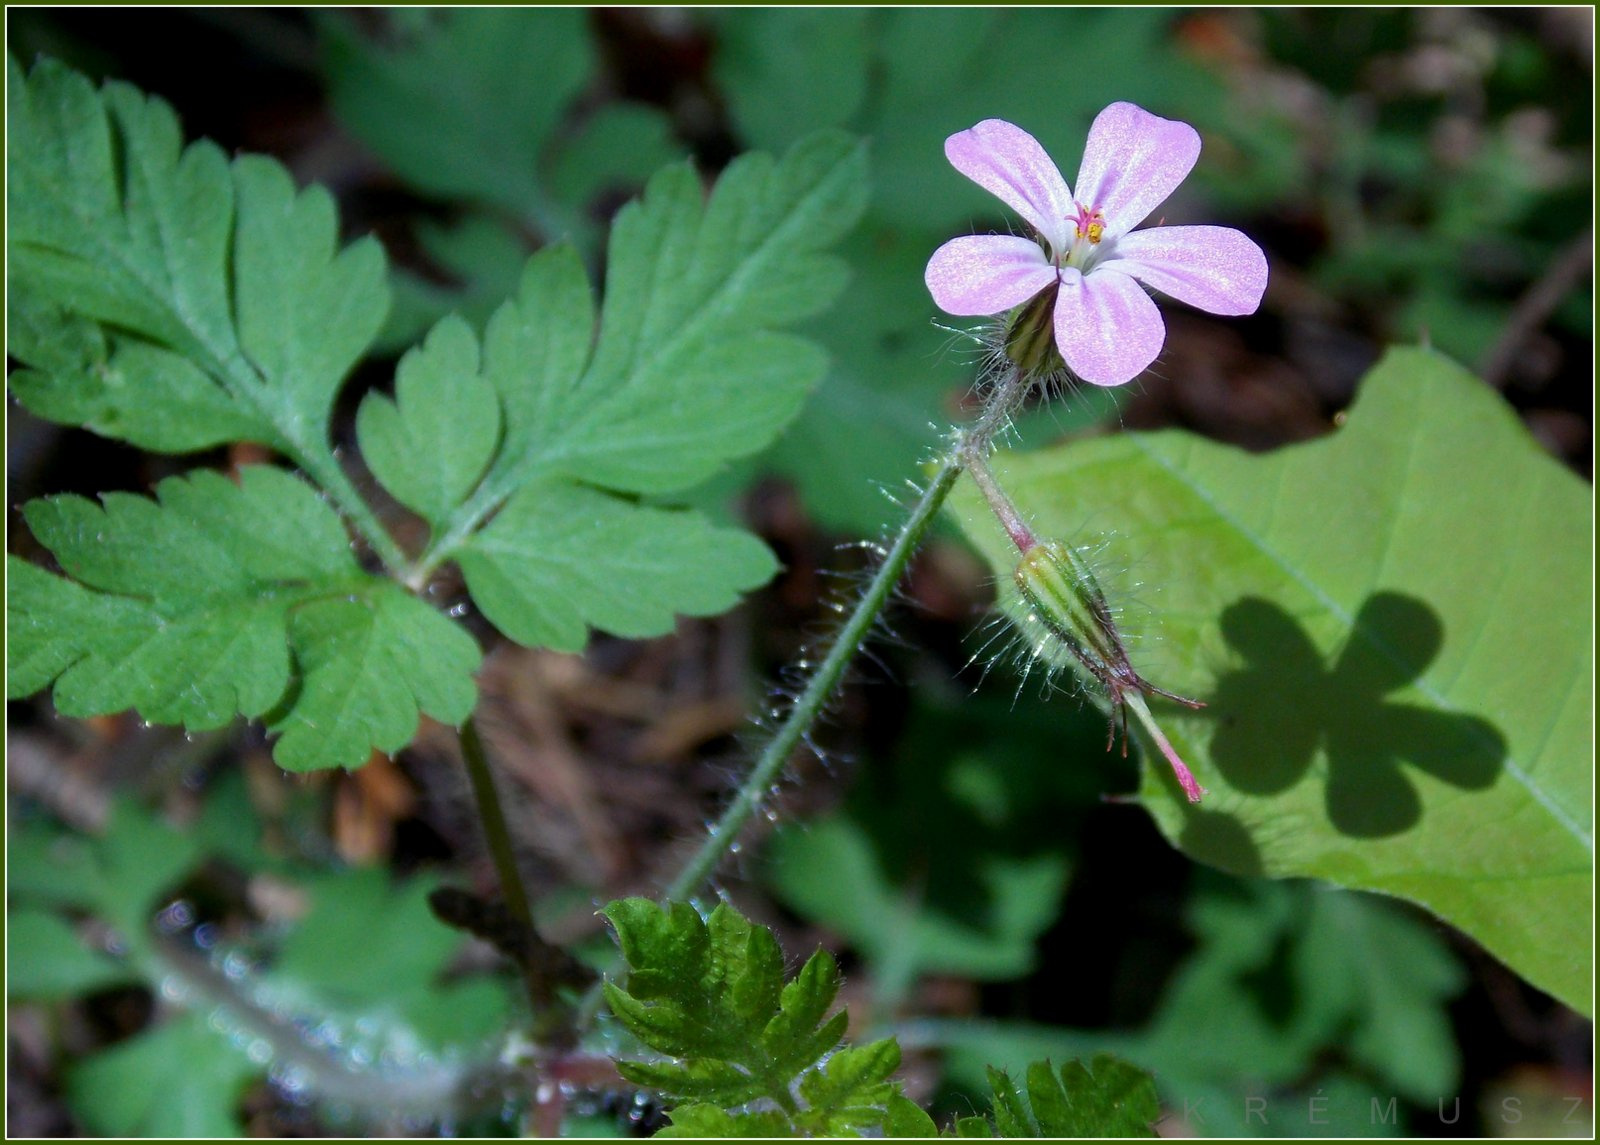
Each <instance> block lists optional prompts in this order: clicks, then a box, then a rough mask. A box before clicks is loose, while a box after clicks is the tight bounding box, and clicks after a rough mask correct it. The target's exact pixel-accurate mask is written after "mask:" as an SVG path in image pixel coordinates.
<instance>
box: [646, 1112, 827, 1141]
mask: <svg viewBox="0 0 1600 1145" xmlns="http://www.w3.org/2000/svg"><path fill="white" fill-rule="evenodd" d="M668 1116H670V1117H671V1118H672V1124H671V1125H669V1126H667V1128H665V1129H663V1130H661V1131H660V1132H658V1133H657V1134H656V1136H657V1137H698V1138H702V1139H704V1138H719V1137H735V1138H737V1137H793V1136H795V1132H794V1130H793V1129H792V1128H790V1126H789V1122H788V1120H787V1119H785V1117H784V1116H783V1114H781V1113H778V1112H777V1111H775V1110H765V1111H760V1112H755V1113H729V1112H727V1111H726V1110H724V1109H722V1108H720V1107H719V1106H715V1105H701V1104H695V1105H680V1106H678V1107H677V1108H676V1109H674V1110H673V1111H672V1112H671V1113H670V1114H668Z"/></svg>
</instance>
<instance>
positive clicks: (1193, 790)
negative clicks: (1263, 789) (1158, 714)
mask: <svg viewBox="0 0 1600 1145" xmlns="http://www.w3.org/2000/svg"><path fill="white" fill-rule="evenodd" d="M1122 702H1123V703H1124V704H1126V705H1127V706H1128V707H1130V708H1132V709H1133V714H1134V715H1136V716H1138V717H1139V722H1140V723H1142V724H1143V725H1144V730H1145V731H1147V732H1149V733H1150V738H1152V739H1153V740H1155V741H1156V747H1158V748H1160V749H1161V754H1162V755H1164V756H1166V757H1167V762H1168V763H1170V764H1171V765H1172V771H1173V774H1174V775H1176V776H1177V777H1178V783H1179V784H1180V785H1181V786H1182V787H1183V790H1184V794H1186V795H1187V796H1188V797H1189V802H1190V803H1198V802H1200V797H1201V796H1203V795H1205V794H1206V789H1205V788H1204V787H1201V786H1200V784H1199V783H1198V782H1197V781H1196V780H1195V777H1194V775H1193V774H1192V773H1191V772H1190V771H1189V765H1188V764H1186V763H1184V762H1183V760H1182V758H1181V757H1180V756H1179V755H1178V753H1177V751H1176V750H1175V749H1174V748H1173V746H1172V744H1170V743H1169V742H1167V737H1166V736H1164V735H1162V734H1161V729H1160V728H1159V727H1157V726H1156V719H1155V717H1154V716H1152V715H1151V714H1150V709H1149V707H1148V706H1146V704H1145V702H1144V697H1143V696H1141V695H1139V693H1137V692H1132V691H1130V692H1126V693H1124V694H1123V696H1122Z"/></svg>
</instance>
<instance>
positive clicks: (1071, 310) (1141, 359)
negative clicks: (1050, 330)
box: [1055, 266, 1167, 386]
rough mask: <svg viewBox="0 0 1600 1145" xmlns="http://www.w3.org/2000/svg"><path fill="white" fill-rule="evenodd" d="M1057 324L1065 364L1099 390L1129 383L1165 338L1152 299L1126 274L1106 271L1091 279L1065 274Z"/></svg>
mask: <svg viewBox="0 0 1600 1145" xmlns="http://www.w3.org/2000/svg"><path fill="white" fill-rule="evenodd" d="M1055 319H1056V346H1057V348H1058V349H1060V351H1061V358H1062V360H1063V361H1065V362H1066V363H1067V366H1068V367H1069V368H1071V370H1072V372H1073V373H1075V374H1077V375H1078V377H1080V378H1082V379H1083V380H1084V381H1086V382H1093V383H1094V384H1095V385H1097V386H1120V385H1122V384H1123V383H1124V382H1131V381H1132V380H1133V379H1134V378H1136V377H1138V376H1139V375H1140V374H1141V373H1143V372H1144V369H1145V367H1146V366H1148V365H1149V364H1150V363H1151V362H1153V361H1155V360H1156V355H1157V354H1159V353H1160V352H1161V344H1162V343H1163V342H1165V341H1166V338H1167V328H1166V326H1165V325H1164V324H1163V323H1162V321H1161V312H1160V311H1159V310H1157V309H1156V304H1155V303H1154V302H1151V301H1150V296H1149V295H1148V294H1146V293H1145V292H1144V291H1143V290H1142V289H1140V287H1139V284H1138V283H1137V282H1135V281H1134V280H1133V279H1131V278H1129V277H1128V276H1127V275H1126V274H1123V273H1122V272H1121V271H1116V270H1108V269H1107V268H1106V267H1104V266H1099V267H1096V268H1095V269H1094V271H1093V272H1092V273H1090V274H1089V275H1087V276H1085V275H1082V274H1079V273H1078V272H1077V271H1076V270H1074V269H1071V268H1069V269H1066V270H1063V271H1062V272H1061V292H1060V293H1059V294H1058V295H1056V314H1055Z"/></svg>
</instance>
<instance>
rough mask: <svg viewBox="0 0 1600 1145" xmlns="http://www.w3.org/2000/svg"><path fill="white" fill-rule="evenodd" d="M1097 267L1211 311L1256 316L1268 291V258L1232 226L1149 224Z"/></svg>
mask: <svg viewBox="0 0 1600 1145" xmlns="http://www.w3.org/2000/svg"><path fill="white" fill-rule="evenodd" d="M1099 269H1102V270H1111V269H1116V270H1120V271H1122V273H1124V274H1131V275H1133V277H1135V278H1137V279H1138V280H1139V281H1140V282H1142V283H1144V284H1145V285H1146V286H1148V287H1151V288H1153V289H1155V290H1159V291H1161V293H1163V294H1169V295H1171V296H1172V297H1173V298H1176V299H1177V300H1178V301H1179V302H1187V303H1188V304H1189V305H1190V306H1196V307H1199V308H1200V309H1201V310H1209V311H1210V312H1211V313H1212V314H1254V313H1255V310H1256V307H1257V306H1259V305H1261V295H1262V293H1263V292H1264V291H1265V290H1266V289H1267V256H1266V255H1264V254H1262V253H1261V248H1260V247H1258V246H1256V244H1255V243H1253V242H1251V241H1250V240H1249V239H1248V238H1246V237H1245V236H1244V235H1243V234H1242V233H1240V232H1239V231H1236V230H1234V229H1233V228H1232V227H1151V228H1149V229H1148V230H1143V231H1134V232H1133V233H1132V234H1130V235H1123V236H1122V237H1121V238H1120V239H1118V240H1117V248H1116V250H1115V251H1114V252H1113V253H1112V256H1111V258H1109V259H1107V260H1106V261H1104V262H1102V263H1100V264H1099Z"/></svg>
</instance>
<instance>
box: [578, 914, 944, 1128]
mask: <svg viewBox="0 0 1600 1145" xmlns="http://www.w3.org/2000/svg"><path fill="white" fill-rule="evenodd" d="M606 914H607V917H609V918H610V919H611V922H612V925H613V926H614V927H615V928H616V930H617V936H618V940H619V941H620V943H621V944H622V949H623V954H624V956H625V957H626V959H627V961H628V964H629V967H630V973H629V977H628V981H627V986H626V988H623V987H621V986H618V985H617V984H616V983H613V982H607V983H606V999H607V1001H608V1002H609V1004H610V1006H611V1010H612V1013H614V1014H615V1015H616V1016H617V1017H618V1018H619V1019H620V1020H621V1021H622V1023H623V1025H624V1026H626V1027H627V1028H628V1029H629V1031H630V1032H631V1033H633V1034H634V1036H635V1037H637V1038H639V1039H640V1040H641V1041H642V1042H644V1043H645V1045H646V1046H647V1047H649V1048H650V1049H652V1050H654V1051H656V1052H657V1053H660V1054H664V1055H667V1056H669V1057H671V1058H674V1059H676V1060H675V1061H670V1062H661V1061H655V1062H640V1061H622V1062H618V1063H617V1069H618V1072H620V1073H621V1074H622V1076H623V1077H625V1078H627V1079H629V1080H630V1081H632V1082H634V1083H635V1084H638V1085H642V1086H647V1087H649V1088H652V1089H656V1090H659V1091H660V1092H662V1093H663V1094H665V1095H667V1096H668V1097H669V1098H670V1099H678V1100H687V1101H688V1102H689V1103H690V1104H687V1105H685V1106H681V1107H680V1108H679V1109H678V1110H675V1111H674V1113H673V1134H672V1135H673V1136H683V1135H686V1134H688V1133H690V1132H705V1133H736V1132H737V1133H743V1132H764V1133H766V1134H768V1135H771V1136H806V1137H836V1136H854V1135H859V1134H864V1133H870V1132H883V1131H885V1130H886V1128H888V1127H890V1126H893V1127H894V1128H893V1129H892V1130H891V1131H893V1132H898V1133H900V1134H901V1135H917V1134H920V1133H924V1132H931V1131H932V1122H931V1121H930V1120H929V1119H928V1117H927V1115H926V1114H924V1113H922V1111H921V1110H918V1109H917V1108H916V1107H915V1106H912V1105H910V1103H909V1102H907V1101H906V1100H905V1098H904V1097H903V1096H902V1095H901V1093H900V1087H899V1085H898V1084H897V1083H895V1082H893V1081H892V1080H890V1078H891V1075H892V1074H893V1073H894V1071H895V1070H896V1069H897V1068H898V1067H899V1065H900V1046H899V1044H898V1043H896V1042H895V1041H894V1040H893V1039H885V1040H883V1041H877V1042H873V1043H871V1044H870V1045H866V1046H859V1047H842V1048H838V1049H837V1050H836V1049H835V1047H838V1046H839V1042H840V1040H841V1039H842V1038H843V1037H844V1033H845V1028H846V1026H847V1024H848V1017H847V1015H846V1014H845V1013H844V1012H843V1011H840V1012H839V1013H837V1014H835V1015H834V1016H833V1017H832V1018H828V1019H826V1020H824V1015H825V1014H826V1013H827V1011H828V1009H829V1007H831V1006H832V1004H833V1000H834V996H835V994H836V993H837V991H838V988H839V969H838V966H837V965H836V964H835V963H834V960H833V956H832V955H830V954H828V953H827V952H826V951H822V950H819V951H817V953H816V954H814V955H812V957H811V958H810V959H809V960H808V961H807V962H806V965H805V966H804V967H803V968H802V970H801V971H800V974H799V975H798V976H797V977H796V978H795V979H794V980H793V981H791V982H789V983H787V984H785V983H784V981H783V977H784V965H783V954H782V952H781V951H780V950H779V949H778V944H777V942H776V940H775V939H774V938H773V936H772V932H771V931H770V930H768V929H767V928H766V927H762V926H754V925H752V924H751V923H750V922H749V921H748V920H747V919H745V918H744V917H743V916H742V915H740V914H739V913H738V912H737V911H735V910H734V909H733V908H732V907H730V906H728V905H727V904H722V905H720V906H718V907H717V909H716V910H715V911H713V912H712V914H711V916H710V918H709V919H707V920H705V921H702V920H701V919H700V916H699V915H698V914H697V913H696V912H695V911H694V910H693V909H692V908H691V907H689V906H688V905H687V904H684V903H672V904H670V905H669V906H668V907H666V908H665V909H663V908H659V907H657V906H655V905H654V904H653V903H650V902H649V901H647V900H645V899H628V900H625V901H621V902H615V903H612V904H611V905H610V906H609V907H608V908H607V910H606ZM752 1102H770V1103H772V1104H774V1105H776V1107H777V1110H776V1111H770V1112H762V1113H760V1114H758V1115H756V1116H758V1117H759V1118H761V1120H758V1121H746V1120H743V1118H746V1117H749V1116H751V1115H750V1114H747V1113H737V1112H734V1110H735V1109H736V1108H737V1107H741V1106H746V1105H748V1104H750V1103H752ZM774 1118H775V1119H776V1120H773V1119H774Z"/></svg>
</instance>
